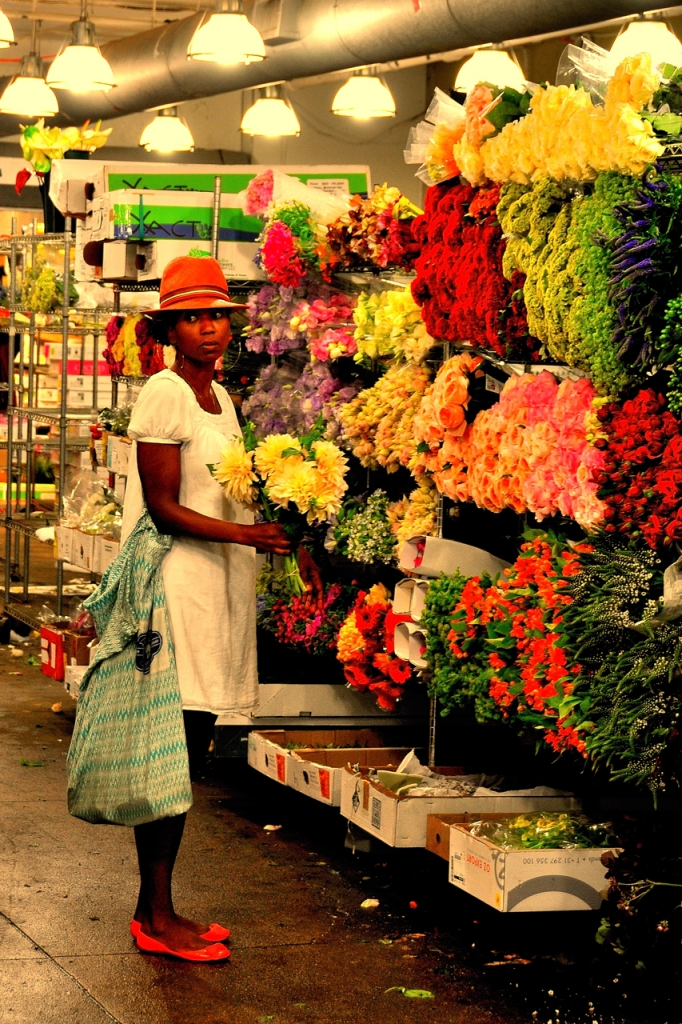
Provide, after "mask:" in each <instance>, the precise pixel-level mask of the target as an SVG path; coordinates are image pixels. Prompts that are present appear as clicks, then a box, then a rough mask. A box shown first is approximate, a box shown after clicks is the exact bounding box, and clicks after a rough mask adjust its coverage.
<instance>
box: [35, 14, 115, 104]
mask: <svg viewBox="0 0 682 1024" xmlns="http://www.w3.org/2000/svg"><path fill="white" fill-rule="evenodd" d="M71 32H72V38H71V42H70V43H69V45H68V46H67V47H65V49H63V50H62V51H61V53H58V54H57V56H56V57H55V59H54V60H53V61H52V64H51V65H50V70H49V71H48V72H47V78H46V81H47V84H48V85H49V86H50V87H51V88H52V89H65V90H67V91H68V92H75V93H81V94H84V93H89V92H109V90H110V89H113V87H114V86H115V85H116V82H115V80H114V73H113V71H112V70H111V65H110V64H109V61H108V60H106V59H105V58H104V57H103V56H102V54H101V53H100V51H99V47H97V46H96V45H95V26H94V25H93V23H92V22H91V21H88V19H87V17H86V14H85V0H84V2H83V8H82V13H81V17H80V20H79V21H74V22H73V23H72V25H71Z"/></svg>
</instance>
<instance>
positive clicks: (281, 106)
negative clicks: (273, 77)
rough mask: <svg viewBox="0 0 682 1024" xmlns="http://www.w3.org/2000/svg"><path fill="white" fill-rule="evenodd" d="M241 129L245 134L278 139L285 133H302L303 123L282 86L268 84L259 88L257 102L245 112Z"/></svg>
mask: <svg viewBox="0 0 682 1024" xmlns="http://www.w3.org/2000/svg"><path fill="white" fill-rule="evenodd" d="M241 130H242V132H243V133H244V135H262V136H264V137H265V138H267V139H277V138H281V137H283V136H285V135H300V133H301V125H300V123H299V120H298V118H297V117H296V112H295V110H294V108H293V107H292V106H291V104H290V103H289V101H288V100H287V99H285V97H284V94H283V92H282V88H281V86H279V85H268V86H266V87H265V89H260V90H259V95H258V97H257V98H256V102H255V103H254V104H252V106H250V107H249V109H248V110H247V111H246V113H245V114H244V116H243V118H242V123H241Z"/></svg>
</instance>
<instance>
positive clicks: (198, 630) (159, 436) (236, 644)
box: [121, 370, 258, 714]
mask: <svg viewBox="0 0 682 1024" xmlns="http://www.w3.org/2000/svg"><path fill="white" fill-rule="evenodd" d="M213 391H214V393H215V395H216V396H217V398H218V402H219V403H220V408H221V410H222V411H221V413H220V414H219V415H218V414H217V413H216V414H215V415H214V414H212V413H208V412H206V411H205V410H204V409H202V408H201V406H200V405H199V403H198V402H197V399H196V397H195V395H194V392H193V391H192V389H191V388H190V386H189V384H188V383H187V382H186V381H185V380H183V379H182V377H179V376H178V375H177V374H176V373H174V372H173V371H172V370H162V371H161V373H157V374H155V375H154V376H153V377H152V378H151V380H150V381H149V382H148V384H147V385H146V386H145V387H144V388H143V390H142V393H141V395H140V397H139V398H138V400H137V403H136V404H135V406H134V409H133V414H132V417H131V420H130V426H129V428H128V434H129V436H130V437H131V438H132V439H133V442H134V444H133V452H132V458H131V460H130V466H129V473H128V484H127V488H126V496H125V502H124V508H123V527H122V535H121V539H122V540H125V538H126V537H127V536H128V535H129V534H130V532H131V530H132V529H133V527H134V526H135V523H136V522H137V520H138V519H139V517H140V516H141V514H142V512H143V509H144V499H143V494H142V485H141V483H140V477H139V474H138V471H137V452H136V448H137V442H138V441H144V442H151V443H155V444H179V445H180V466H181V480H180V495H179V501H180V504H181V505H184V506H185V507H186V508H191V509H193V510H194V511H195V512H201V513H202V514H203V515H205V516H211V517H212V518H213V519H223V520H225V521H227V522H232V523H249V524H250V523H253V515H252V514H251V513H250V512H248V511H247V510H246V509H245V508H244V506H243V505H239V504H238V503H237V502H234V501H232V500H230V499H228V498H226V497H225V494H224V492H223V489H222V487H221V486H220V485H219V484H218V483H217V482H216V481H215V480H214V479H213V477H212V476H211V473H210V472H209V470H208V468H207V464H208V463H215V462H218V460H219V458H220V454H221V452H222V450H223V448H224V447H225V441H226V440H228V439H230V438H232V437H233V436H234V435H235V434H241V430H240V428H239V423H238V421H237V416H236V413H235V411H234V406H233V405H232V401H231V399H230V397H229V395H228V394H227V392H226V391H225V389H224V388H222V387H220V385H217V384H214V385H213ZM255 579H256V551H255V548H251V547H245V546H244V545H241V544H221V543H213V542H211V541H205V540H194V539H192V538H190V537H176V538H175V539H174V541H173V545H172V547H171V549H170V551H169V552H168V554H167V555H166V556H165V558H164V561H163V582H164V586H165V590H166V602H167V606H168V612H169V618H170V625H171V632H172V636H173V643H174V646H175V658H176V662H177V668H178V678H179V682H180V693H181V696H182V706H183V708H186V709H189V710H194V711H212V712H213V713H214V714H224V713H230V712H241V713H246V712H249V711H252V710H253V709H254V708H255V707H256V706H257V705H258V674H257V664H256V588H255Z"/></svg>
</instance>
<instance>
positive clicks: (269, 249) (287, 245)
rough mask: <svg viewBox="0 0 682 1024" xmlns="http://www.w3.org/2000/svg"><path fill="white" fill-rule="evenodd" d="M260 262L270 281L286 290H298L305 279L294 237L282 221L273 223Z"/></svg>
mask: <svg viewBox="0 0 682 1024" xmlns="http://www.w3.org/2000/svg"><path fill="white" fill-rule="evenodd" d="M260 260H261V263H262V265H263V269H264V270H265V272H266V273H267V275H268V277H269V278H270V280H271V281H273V282H274V283H275V284H279V285H283V286H284V287H285V288H297V287H298V286H299V285H300V283H301V281H302V280H303V278H304V277H305V274H306V270H305V267H304V266H303V261H302V260H301V257H300V254H299V249H298V246H297V244H296V240H295V238H294V235H293V233H292V231H291V228H290V227H288V226H287V225H286V224H284V223H283V222H282V221H281V220H275V221H273V222H272V224H271V225H270V227H269V228H268V230H267V232H266V233H265V238H264V239H263V244H262V246H261V249H260Z"/></svg>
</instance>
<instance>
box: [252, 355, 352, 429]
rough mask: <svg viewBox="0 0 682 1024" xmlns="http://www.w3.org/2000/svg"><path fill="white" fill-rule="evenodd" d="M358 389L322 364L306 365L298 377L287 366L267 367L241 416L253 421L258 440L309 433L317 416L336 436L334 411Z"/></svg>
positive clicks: (296, 370) (294, 368)
mask: <svg viewBox="0 0 682 1024" xmlns="http://www.w3.org/2000/svg"><path fill="white" fill-rule="evenodd" d="M358 390H359V385H357V386H355V385H351V386H346V385H344V384H343V383H342V382H341V381H340V380H337V379H336V378H335V377H334V376H333V375H332V372H331V370H330V369H329V367H328V366H327V365H326V364H325V363H319V362H318V363H307V364H306V366H305V367H304V368H303V372H302V373H300V374H299V371H298V369H297V368H296V367H294V366H292V365H290V364H286V363H285V364H283V365H282V366H275V365H272V366H266V367H264V369H263V370H262V372H261V374H260V376H259V377H258V379H257V380H256V384H255V388H254V392H253V395H252V397H251V398H250V399H249V400H248V402H245V403H244V415H245V416H247V417H248V418H249V419H250V420H252V422H253V424H254V426H255V429H256V434H257V436H258V437H267V436H268V434H293V435H294V436H300V435H302V434H306V433H308V431H310V430H311V429H312V427H313V426H314V425H315V423H316V422H317V420H318V418H319V417H320V415H322V416H323V418H324V419H325V421H327V420H329V421H330V424H329V427H330V435H331V436H334V437H335V436H336V435H337V434H338V426H337V423H336V418H335V410H336V408H337V407H338V406H340V405H343V404H345V403H346V402H349V401H350V400H351V398H354V397H355V395H356V394H357V393H358Z"/></svg>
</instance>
